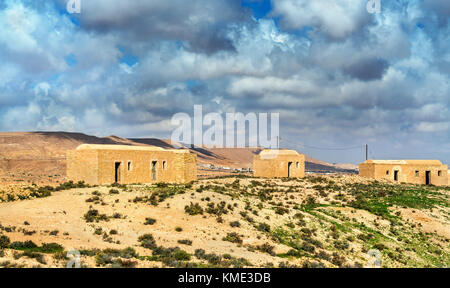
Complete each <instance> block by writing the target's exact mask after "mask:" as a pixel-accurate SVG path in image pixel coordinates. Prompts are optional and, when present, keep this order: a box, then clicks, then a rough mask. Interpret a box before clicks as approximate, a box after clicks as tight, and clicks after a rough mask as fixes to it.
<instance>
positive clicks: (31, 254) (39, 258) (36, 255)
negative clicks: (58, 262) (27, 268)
mask: <svg viewBox="0 0 450 288" xmlns="http://www.w3.org/2000/svg"><path fill="white" fill-rule="evenodd" d="M23 256H25V257H28V258H31V259H36V261H38V262H39V263H41V264H44V265H45V264H47V263H46V262H45V259H44V255H42V254H41V253H38V252H34V251H31V250H25V251H24V252H23V253H22V254H19V255H18V256H15V257H18V258H20V257H23Z"/></svg>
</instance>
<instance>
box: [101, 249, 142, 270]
mask: <svg viewBox="0 0 450 288" xmlns="http://www.w3.org/2000/svg"><path fill="white" fill-rule="evenodd" d="M93 252H94V253H95V262H96V265H97V266H105V265H108V264H109V265H111V267H134V266H135V265H136V264H137V262H135V261H130V260H129V259H131V258H137V257H139V255H138V254H137V253H136V251H135V250H134V249H133V248H131V247H128V248H125V249H122V250H119V249H110V248H108V249H104V250H102V251H93ZM124 259H126V260H124Z"/></svg>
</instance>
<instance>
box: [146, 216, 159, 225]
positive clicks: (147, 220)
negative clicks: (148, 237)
mask: <svg viewBox="0 0 450 288" xmlns="http://www.w3.org/2000/svg"><path fill="white" fill-rule="evenodd" d="M155 223H156V219H153V218H150V217H147V218H145V223H144V225H153V224H155Z"/></svg>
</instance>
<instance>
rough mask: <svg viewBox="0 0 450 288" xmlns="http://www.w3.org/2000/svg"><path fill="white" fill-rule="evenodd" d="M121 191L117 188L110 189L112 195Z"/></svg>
mask: <svg viewBox="0 0 450 288" xmlns="http://www.w3.org/2000/svg"><path fill="white" fill-rule="evenodd" d="M119 193H120V192H119V190H117V189H110V190H109V194H111V195H113V194H119Z"/></svg>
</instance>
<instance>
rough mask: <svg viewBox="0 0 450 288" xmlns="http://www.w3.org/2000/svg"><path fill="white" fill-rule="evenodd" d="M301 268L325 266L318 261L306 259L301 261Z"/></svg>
mask: <svg viewBox="0 0 450 288" xmlns="http://www.w3.org/2000/svg"><path fill="white" fill-rule="evenodd" d="M302 268H325V265H324V264H323V263H322V262H320V261H309V260H306V261H305V262H303V263H302Z"/></svg>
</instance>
